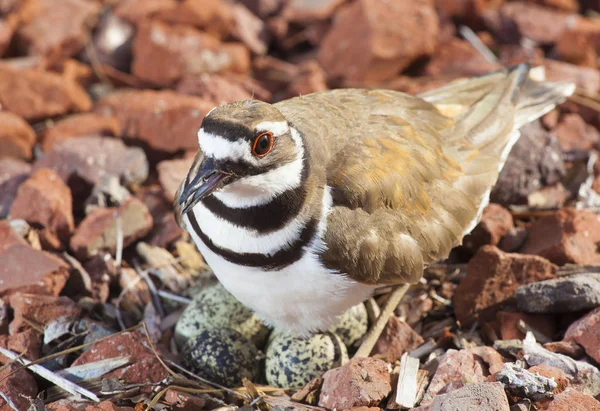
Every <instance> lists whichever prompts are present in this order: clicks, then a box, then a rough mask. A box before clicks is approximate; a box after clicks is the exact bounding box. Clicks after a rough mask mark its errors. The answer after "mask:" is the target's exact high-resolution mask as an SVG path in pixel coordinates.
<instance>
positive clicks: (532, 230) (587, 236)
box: [521, 208, 600, 265]
mask: <svg viewBox="0 0 600 411" xmlns="http://www.w3.org/2000/svg"><path fill="white" fill-rule="evenodd" d="M528 231H529V234H528V236H527V240H526V241H525V244H524V245H523V248H522V249H521V252H522V253H524V254H536V255H539V256H542V257H544V258H547V259H548V260H550V261H552V262H553V263H555V264H558V265H563V264H568V263H575V264H596V263H598V262H600V255H599V254H598V252H597V246H596V243H598V242H599V241H600V221H598V217H597V216H596V215H595V214H594V213H592V212H591V211H587V210H575V209H573V208H564V209H561V210H559V211H557V212H556V213H554V214H552V215H550V216H547V217H542V218H540V219H539V220H536V221H535V222H534V223H533V224H531V226H530V227H529V230H528Z"/></svg>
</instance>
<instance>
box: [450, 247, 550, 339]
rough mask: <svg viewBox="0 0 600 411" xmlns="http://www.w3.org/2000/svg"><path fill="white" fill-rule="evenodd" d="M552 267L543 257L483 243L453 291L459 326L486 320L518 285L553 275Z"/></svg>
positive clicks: (468, 325)
mask: <svg viewBox="0 0 600 411" xmlns="http://www.w3.org/2000/svg"><path fill="white" fill-rule="evenodd" d="M556 270H557V267H556V266H555V265H554V264H552V263H550V261H548V260H546V259H544V258H540V257H537V256H530V255H522V254H512V253H504V252H502V251H500V250H499V249H497V248H496V247H494V246H491V245H486V246H483V247H482V248H480V249H479V251H478V252H477V253H476V254H475V256H474V257H473V258H472V259H471V261H470V262H469V265H468V266H467V275H466V276H465V277H464V278H463V279H462V281H461V282H460V284H459V285H458V287H457V288H456V291H455V292H454V298H453V302H454V312H455V314H456V318H457V320H458V321H460V323H461V325H462V326H463V327H470V326H471V325H472V324H473V323H474V322H475V321H477V320H482V321H486V320H490V319H492V318H493V317H494V316H495V314H496V312H497V311H498V310H499V309H500V308H501V307H502V304H503V303H505V302H506V301H507V300H508V299H510V298H511V297H512V296H513V295H514V293H515V291H516V289H517V287H518V286H519V285H523V284H529V283H533V282H537V281H542V280H547V279H550V278H555V277H556Z"/></svg>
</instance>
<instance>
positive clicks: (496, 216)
mask: <svg viewBox="0 0 600 411" xmlns="http://www.w3.org/2000/svg"><path fill="white" fill-rule="evenodd" d="M512 228H514V223H513V218H512V214H511V213H510V211H508V210H507V209H505V208H504V207H502V206H501V205H498V204H493V203H492V204H489V205H488V206H487V207H485V209H484V210H483V214H482V215H481V220H480V221H479V224H477V226H476V227H475V228H474V229H473V231H471V233H470V234H469V235H467V236H466V237H465V238H464V239H463V246H464V247H466V248H467V249H468V250H469V251H471V252H475V251H477V250H478V249H479V248H481V247H482V246H484V245H486V244H491V245H498V244H499V243H500V240H501V239H502V237H504V236H505V235H506V234H507V233H508V232H509V231H510V230H511V229H512Z"/></svg>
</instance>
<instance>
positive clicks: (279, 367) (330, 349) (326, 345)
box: [265, 333, 348, 388]
mask: <svg viewBox="0 0 600 411" xmlns="http://www.w3.org/2000/svg"><path fill="white" fill-rule="evenodd" d="M347 360H348V351H347V350H346V346H345V345H344V344H343V343H342V341H341V339H340V337H338V336H337V335H335V334H333V333H326V334H315V335H313V336H312V337H310V338H301V337H295V336H292V335H289V334H286V333H277V335H274V336H273V337H272V338H271V339H270V341H269V346H268V348H267V352H266V361H265V377H266V379H267V383H268V384H269V385H271V386H274V387H281V388H287V387H290V388H295V387H302V386H304V385H306V384H307V383H308V382H309V381H310V380H312V379H313V378H316V377H318V376H320V375H321V374H323V373H324V372H325V371H327V370H330V369H332V368H335V367H339V366H340V365H342V364H343V363H344V362H346V361H347Z"/></svg>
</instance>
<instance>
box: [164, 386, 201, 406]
mask: <svg viewBox="0 0 600 411" xmlns="http://www.w3.org/2000/svg"><path fill="white" fill-rule="evenodd" d="M165 402H166V403H167V404H169V405H170V406H171V407H173V409H174V410H177V411H194V410H201V409H203V408H204V406H205V405H206V400H205V399H203V398H200V397H196V396H194V395H192V394H187V393H185V392H179V391H177V390H168V391H167V392H166V393H165Z"/></svg>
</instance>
